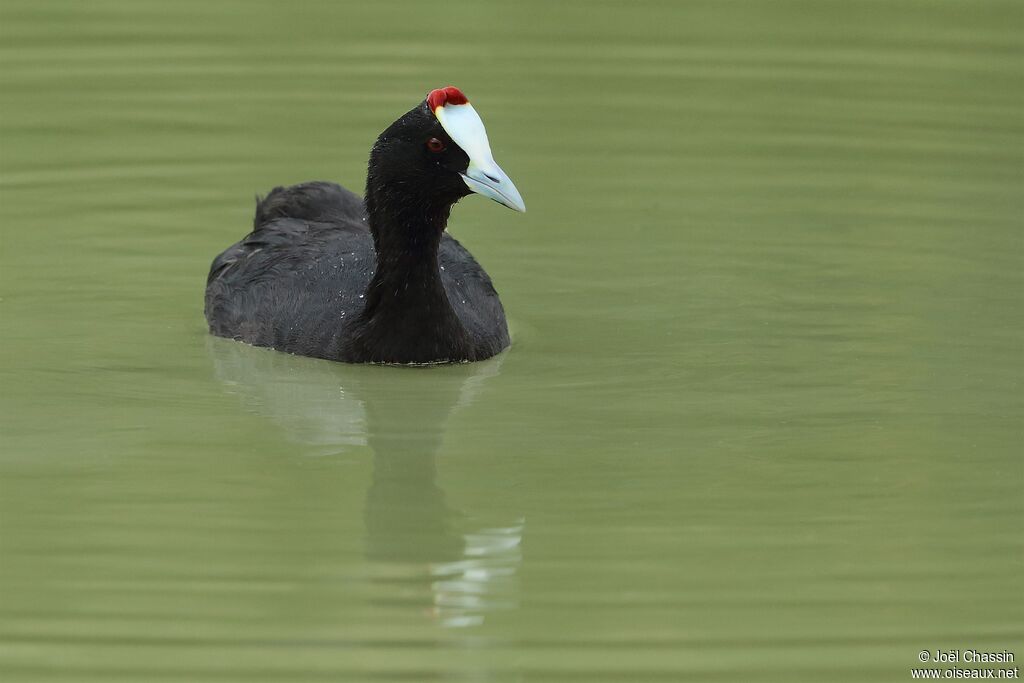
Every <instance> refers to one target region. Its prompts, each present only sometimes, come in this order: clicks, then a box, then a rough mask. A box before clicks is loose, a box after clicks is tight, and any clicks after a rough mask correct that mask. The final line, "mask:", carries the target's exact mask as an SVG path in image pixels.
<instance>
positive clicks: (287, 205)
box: [206, 86, 526, 363]
mask: <svg viewBox="0 0 1024 683" xmlns="http://www.w3.org/2000/svg"><path fill="white" fill-rule="evenodd" d="M472 192H477V193H479V194H482V195H484V196H486V197H490V198H491V199H493V200H495V201H496V202H498V203H499V204H504V205H505V206H507V207H509V208H512V209H515V210H516V211H525V210H526V206H525V204H523V199H522V197H521V196H520V195H519V191H518V190H517V189H516V186H515V185H514V184H513V183H512V181H511V180H510V179H509V177H508V176H507V175H505V172H504V171H502V170H501V168H499V167H498V165H497V164H496V163H495V162H494V159H493V157H492V156H491V148H490V144H489V143H488V141H487V132H486V131H485V130H484V125H483V122H482V121H481V120H480V117H479V116H478V115H477V113H476V111H475V110H474V109H473V107H472V105H470V103H469V101H468V100H467V99H466V96H465V95H463V93H462V92H461V91H460V90H459V89H458V88H454V87H451V86H449V87H447V88H440V89H438V90H433V91H431V92H430V94H429V95H428V96H427V98H426V99H425V100H424V101H423V102H421V103H420V104H418V105H417V106H416V107H414V108H413V109H412V110H411V111H409V112H407V113H406V114H404V115H403V116H402V117H401V118H399V119H398V120H397V121H395V122H394V123H393V124H391V125H390V126H389V127H388V129H387V130H385V131H384V132H383V133H381V135H380V137H378V138H377V142H376V143H375V144H374V145H373V149H372V150H371V151H370V162H369V169H368V172H367V177H366V198H365V200H364V199H363V198H360V197H359V196H358V195H356V194H354V193H352V192H350V191H348V190H346V189H345V188H343V187H341V186H340V185H336V184H334V183H326V182H310V183H303V184H301V185H293V186H291V187H277V188H274V189H273V190H272V191H271V192H270V194H269V195H267V197H266V198H264V199H262V200H259V201H257V204H256V218H255V220H254V223H253V231H252V232H251V233H250V234H249V235H248V236H246V237H245V238H244V239H243V240H242V241H241V242H238V243H237V244H234V245H232V246H231V247H229V248H228V249H227V250H226V251H225V252H224V253H222V254H221V255H220V256H218V257H217V258H216V259H214V261H213V265H212V266H211V268H210V275H209V278H208V279H207V285H206V319H207V321H208V322H209V324H210V331H211V332H212V333H213V334H215V335H218V336H221V337H229V338H231V339H237V340H240V341H244V342H248V343H250V344H255V345H256V346H269V347H272V348H275V349H278V350H281V351H287V352H289V353H294V354H298V355H302V356H313V357H316V358H327V359H330V360H338V361H345V362H349V363H447V362H460V361H474V360H481V359H483V358H489V357H491V356H493V355H494V354H496V353H498V352H499V351H501V350H502V349H504V348H505V347H507V346H508V344H509V337H508V327H507V325H506V323H505V311H504V309H502V306H501V301H499V299H498V294H497V292H495V291H494V286H493V285H492V284H491V279H490V278H489V277H488V276H487V273H485V272H484V269H483V268H481V267H480V265H479V264H478V263H477V262H476V260H475V259H474V258H473V256H472V255H471V254H470V253H469V252H468V251H466V249H465V248H464V247H463V246H462V245H461V244H459V243H458V242H457V241H456V240H455V239H454V238H453V237H451V236H450V235H449V234H448V233H447V232H445V226H446V225H447V223H448V215H449V213H450V212H451V208H452V205H453V204H455V202H457V201H459V199H461V198H462V197H464V196H466V195H468V194H470V193H472Z"/></svg>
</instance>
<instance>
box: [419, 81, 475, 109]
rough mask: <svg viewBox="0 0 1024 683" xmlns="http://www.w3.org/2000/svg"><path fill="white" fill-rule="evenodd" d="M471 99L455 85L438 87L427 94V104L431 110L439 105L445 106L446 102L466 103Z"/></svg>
mask: <svg viewBox="0 0 1024 683" xmlns="http://www.w3.org/2000/svg"><path fill="white" fill-rule="evenodd" d="M467 102H469V100H467V99H466V96H465V95H463V94H462V91H461V90H459V89H458V88H456V87H455V86H454V85H449V86H448V87H447V88H438V89H437V90H431V91H430V94H429V95H427V104H428V105H429V106H430V111H434V110H435V109H437V108H438V107H443V106H444V105H446V104H466V103H467Z"/></svg>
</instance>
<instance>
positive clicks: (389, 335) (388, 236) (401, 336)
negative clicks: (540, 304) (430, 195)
mask: <svg viewBox="0 0 1024 683" xmlns="http://www.w3.org/2000/svg"><path fill="white" fill-rule="evenodd" d="M366 206H367V213H368V214H369V223H370V230H371V232H372V233H373V242H374V246H375V248H376V251H377V268H376V271H375V272H374V275H373V279H372V280H371V281H370V284H369V286H368V287H367V288H366V294H365V297H366V305H365V308H364V309H363V313H362V316H361V322H362V326H361V327H362V329H361V333H360V334H359V335H358V336H359V341H360V342H361V344H362V345H364V347H365V348H366V349H367V353H368V354H369V355H370V356H371V357H370V358H367V360H371V361H381V362H388V361H392V360H394V359H399V358H401V359H404V360H403V361H402V362H424V363H425V362H431V361H442V360H452V359H456V358H461V357H464V355H465V353H466V346H467V344H468V341H467V335H466V332H465V329H464V328H463V326H462V323H461V322H460V321H459V318H458V316H457V315H456V313H455V311H454V310H453V309H452V306H451V303H450V302H449V301H448V295H447V294H446V293H445V289H444V284H443V283H442V281H441V273H440V269H439V264H438V255H437V252H438V248H439V246H440V243H441V236H442V235H443V234H444V228H445V225H446V224H447V222H448V214H449V212H450V211H451V205H450V204H449V205H443V206H434V205H432V204H431V203H430V202H417V201H410V200H409V199H408V198H405V197H402V198H396V197H389V196H387V193H385V192H368V193H367V200H366Z"/></svg>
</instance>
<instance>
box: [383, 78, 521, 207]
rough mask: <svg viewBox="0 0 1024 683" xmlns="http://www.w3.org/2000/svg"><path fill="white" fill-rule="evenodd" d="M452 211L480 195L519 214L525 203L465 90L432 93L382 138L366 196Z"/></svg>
mask: <svg viewBox="0 0 1024 683" xmlns="http://www.w3.org/2000/svg"><path fill="white" fill-rule="evenodd" d="M384 188H387V190H388V192H387V194H388V195H389V196H392V197H394V196H404V197H406V198H408V199H409V200H410V201H417V202H428V203H434V202H440V203H445V204H447V205H448V206H450V205H451V204H453V203H455V202H456V201H458V200H459V199H460V198H462V197H465V196H466V195H468V194H470V193H472V192H476V193H478V194H482V195H483V196H485V197H490V198H491V199H493V200H494V201H496V202H498V203H499V204H504V205H505V206H507V207H509V208H510V209H515V210H516V211H526V204H524V203H523V198H522V196H520V194H519V190H517V189H516V186H515V184H514V183H513V182H512V180H511V179H510V178H509V177H508V176H507V175H506V174H505V172H504V171H502V170H501V167H499V166H498V164H497V163H495V161H494V157H493V156H492V155H491V146H490V143H489V142H488V141H487V131H486V130H485V129H484V124H483V121H481V120H480V116H479V115H478V114H477V113H476V110H474V109H473V105H471V104H470V103H469V100H468V99H466V96H465V95H464V94H463V93H462V91H461V90H459V89H458V88H455V87H453V86H448V87H446V88H438V89H437V90H432V91H431V92H430V94H428V95H427V98H426V99H425V100H423V102H421V103H420V104H419V105H417V106H416V107H414V108H413V109H412V110H410V111H409V112H407V113H406V114H404V115H403V116H402V117H401V118H399V119H398V120H397V121H395V122H394V123H393V124H391V125H390V126H389V127H388V129H387V130H385V131H384V132H383V133H381V134H380V137H378V138H377V142H376V143H375V144H374V146H373V149H372V150H371V152H370V168H369V175H368V178H367V196H368V197H370V198H372V195H373V193H374V191H375V190H379V189H384Z"/></svg>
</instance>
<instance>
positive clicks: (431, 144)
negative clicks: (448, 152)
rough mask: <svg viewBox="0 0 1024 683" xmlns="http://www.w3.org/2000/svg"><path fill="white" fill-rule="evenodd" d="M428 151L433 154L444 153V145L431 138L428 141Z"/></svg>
mask: <svg viewBox="0 0 1024 683" xmlns="http://www.w3.org/2000/svg"><path fill="white" fill-rule="evenodd" d="M427 149H429V150H430V151H431V152H434V153H435V154H436V153H438V152H443V151H444V143H443V142H441V141H440V140H438V139H437V138H430V139H429V140H427Z"/></svg>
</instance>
